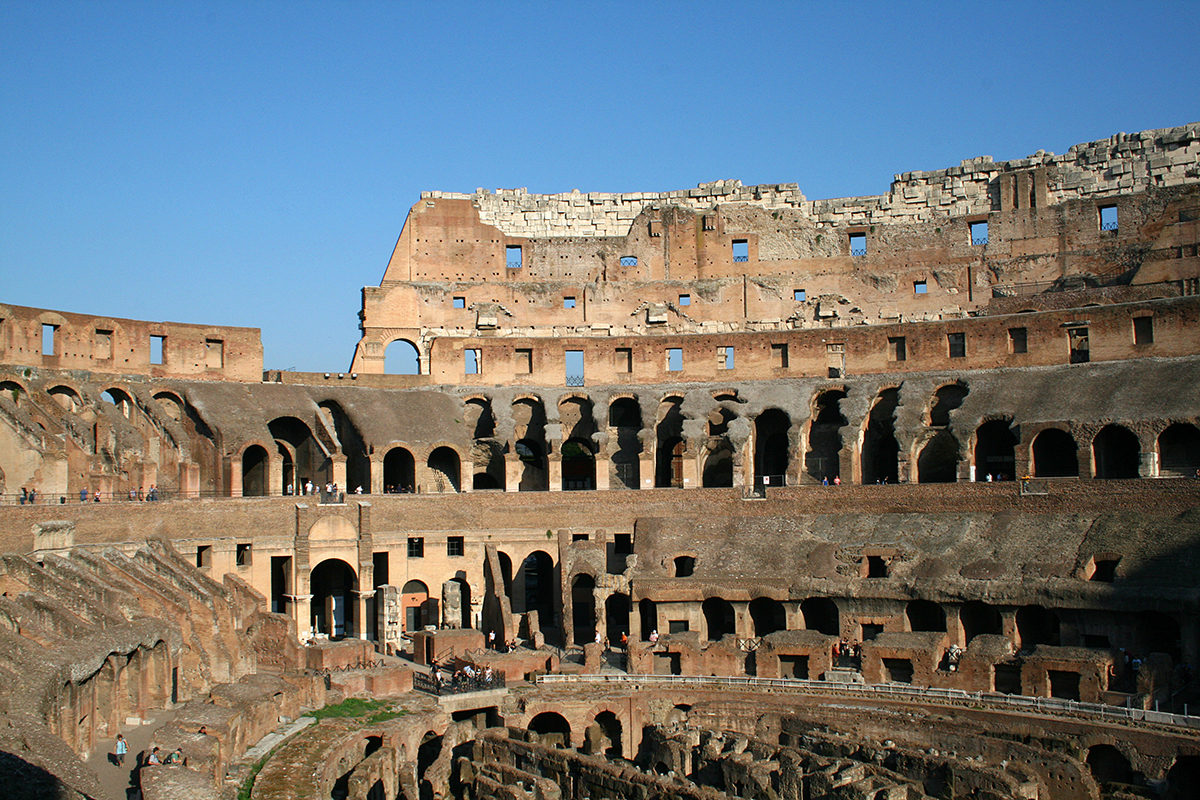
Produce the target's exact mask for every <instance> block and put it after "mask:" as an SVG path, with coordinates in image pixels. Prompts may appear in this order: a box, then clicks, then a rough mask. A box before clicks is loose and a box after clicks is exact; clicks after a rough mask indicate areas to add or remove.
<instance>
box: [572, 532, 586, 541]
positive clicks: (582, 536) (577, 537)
mask: <svg viewBox="0 0 1200 800" xmlns="http://www.w3.org/2000/svg"><path fill="white" fill-rule="evenodd" d="M587 540H588V535H587V534H586V533H572V534H571V541H572V542H586V541H587Z"/></svg>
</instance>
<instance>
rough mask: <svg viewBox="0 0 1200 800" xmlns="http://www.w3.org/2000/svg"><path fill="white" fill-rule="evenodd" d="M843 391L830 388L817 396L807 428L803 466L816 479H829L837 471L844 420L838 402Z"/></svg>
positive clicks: (842, 395) (842, 396)
mask: <svg viewBox="0 0 1200 800" xmlns="http://www.w3.org/2000/svg"><path fill="white" fill-rule="evenodd" d="M845 397H846V392H845V391H843V390H841V389H833V390H830V391H827V392H822V393H821V394H820V395H818V396H817V402H816V405H815V408H814V414H813V420H812V425H810V426H809V429H808V452H807V453H806V454H805V456H804V468H805V471H807V472H808V475H809V477H811V478H813V479H814V480H816V481H821V480H828V481H829V482H830V483H833V479H834V478H837V477H839V476H840V475H841V452H842V434H841V428H842V426H843V425H845V424H846V418H845V417H843V416H842V412H841V410H840V404H841V401H842V400H843V399H845Z"/></svg>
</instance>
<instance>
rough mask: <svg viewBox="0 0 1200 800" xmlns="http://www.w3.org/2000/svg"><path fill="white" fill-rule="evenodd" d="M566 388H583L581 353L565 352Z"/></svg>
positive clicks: (575, 351)
mask: <svg viewBox="0 0 1200 800" xmlns="http://www.w3.org/2000/svg"><path fill="white" fill-rule="evenodd" d="M566 364H567V374H566V380H567V386H583V351H582V350H568V351H567V352H566Z"/></svg>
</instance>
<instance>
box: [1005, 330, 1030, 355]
mask: <svg viewBox="0 0 1200 800" xmlns="http://www.w3.org/2000/svg"><path fill="white" fill-rule="evenodd" d="M1008 352H1010V353H1013V354H1014V355H1019V354H1021V353H1028V352H1029V331H1028V330H1026V329H1025V328H1009V329H1008Z"/></svg>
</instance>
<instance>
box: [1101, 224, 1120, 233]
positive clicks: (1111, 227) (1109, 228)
mask: <svg viewBox="0 0 1200 800" xmlns="http://www.w3.org/2000/svg"><path fill="white" fill-rule="evenodd" d="M1100 230H1102V231H1115V230H1117V223H1115V222H1101V223H1100Z"/></svg>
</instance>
